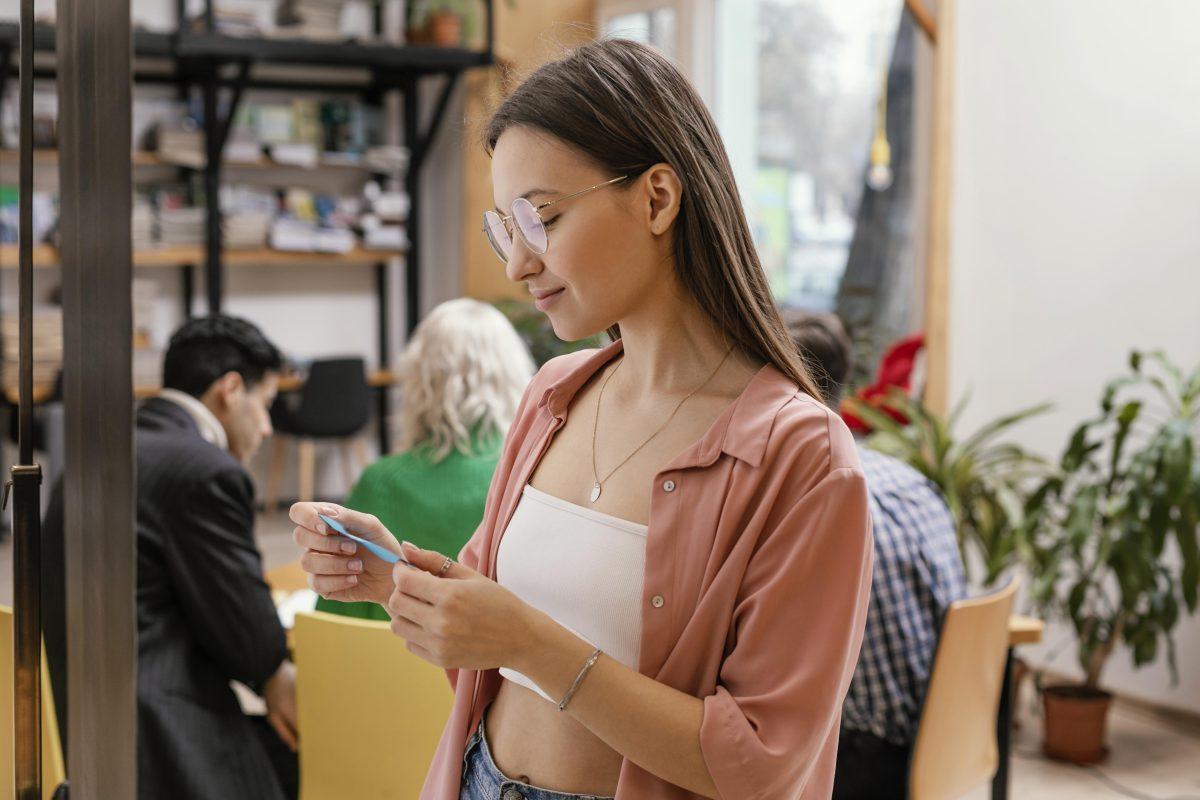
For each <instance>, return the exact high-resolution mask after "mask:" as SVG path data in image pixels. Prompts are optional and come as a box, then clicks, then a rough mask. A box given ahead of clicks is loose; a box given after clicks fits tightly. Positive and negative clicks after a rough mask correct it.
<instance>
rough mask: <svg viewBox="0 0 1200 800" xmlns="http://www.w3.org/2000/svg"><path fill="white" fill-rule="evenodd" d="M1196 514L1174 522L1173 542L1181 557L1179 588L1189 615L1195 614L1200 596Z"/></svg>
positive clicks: (1199, 556)
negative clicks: (1177, 547)
mask: <svg viewBox="0 0 1200 800" xmlns="http://www.w3.org/2000/svg"><path fill="white" fill-rule="evenodd" d="M1197 518H1198V517H1197V513H1196V510H1195V509H1193V513H1190V514H1185V515H1183V516H1181V517H1180V518H1179V519H1177V520H1175V541H1176V543H1177V544H1178V545H1179V553H1180V555H1181V556H1182V557H1183V566H1182V568H1181V569H1180V572H1179V588H1180V591H1181V592H1182V593H1183V602H1184V603H1185V604H1186V605H1187V610H1188V613H1189V614H1195V613H1196V605H1197V600H1198V597H1197V595H1198V594H1200V542H1198V541H1197Z"/></svg>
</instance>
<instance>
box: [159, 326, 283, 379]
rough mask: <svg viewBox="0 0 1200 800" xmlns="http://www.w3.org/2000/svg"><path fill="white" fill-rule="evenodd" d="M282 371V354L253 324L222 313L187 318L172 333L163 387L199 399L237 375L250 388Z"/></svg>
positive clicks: (165, 363)
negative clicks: (228, 375)
mask: <svg viewBox="0 0 1200 800" xmlns="http://www.w3.org/2000/svg"><path fill="white" fill-rule="evenodd" d="M282 368H283V355H282V354H281V353H280V352H279V349H278V348H276V347H275V345H273V344H271V342H270V340H269V339H267V337H266V336H263V333H262V331H260V330H259V329H258V328H257V327H255V326H254V325H253V324H252V323H250V322H247V321H246V320H244V319H239V318H238V317H230V316H227V315H225V314H212V315H210V316H207V317H196V318H194V319H190V320H188V321H187V322H185V323H184V324H183V326H182V327H181V328H180V329H179V330H177V331H175V334H174V335H173V336H172V337H171V343H170V345H168V347H167V357H166V359H165V361H164V362H163V386H164V387H165V388H167V389H176V390H178V391H180V392H184V393H186V394H190V395H191V396H192V397H200V396H202V395H203V394H204V393H205V392H207V391H208V387H210V386H212V385H213V383H215V382H216V380H217V379H218V378H220V377H221V376H222V375H224V374H226V373H229V372H236V373H238V374H239V375H241V376H242V380H243V381H245V383H246V388H247V389H249V388H251V387H253V386H255V385H257V384H258V383H259V382H261V381H262V379H263V376H264V375H266V374H267V373H268V372H279V371H281V370H282Z"/></svg>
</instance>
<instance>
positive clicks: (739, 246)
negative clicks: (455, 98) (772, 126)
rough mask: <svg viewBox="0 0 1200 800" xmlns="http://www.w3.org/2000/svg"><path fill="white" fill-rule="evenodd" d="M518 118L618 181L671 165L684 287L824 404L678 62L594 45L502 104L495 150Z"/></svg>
mask: <svg viewBox="0 0 1200 800" xmlns="http://www.w3.org/2000/svg"><path fill="white" fill-rule="evenodd" d="M514 125H523V126H528V127H531V128H536V129H538V130H541V131H545V132H546V133H549V134H550V135H552V136H554V137H555V138H557V139H559V140H561V141H563V142H565V143H567V144H568V145H570V146H572V147H574V148H576V149H577V150H579V151H581V152H583V153H584V154H586V155H587V156H588V157H590V158H592V159H594V160H595V162H596V163H598V164H600V165H601V166H602V167H603V168H604V169H605V170H607V171H609V172H611V173H612V175H613V176H614V177H616V176H617V175H631V176H633V175H640V174H641V173H642V172H644V171H645V170H646V169H648V168H649V167H651V166H653V165H655V164H660V163H666V164H670V165H671V167H672V168H673V169H674V170H675V172H676V173H677V174H678V176H679V180H680V182H681V183H682V184H683V198H682V201H681V203H680V212H679V217H678V219H677V221H676V224H675V229H676V233H675V264H676V268H677V270H678V275H679V280H680V282H681V283H682V284H683V286H684V287H685V289H686V290H687V291H688V292H690V293H691V294H692V296H693V297H694V298H695V299H696V302H697V303H699V304H700V307H701V308H702V309H703V310H704V311H705V312H706V313H707V314H708V315H709V316H710V317H711V318H712V319H713V320H714V322H715V323H716V325H717V327H718V328H719V329H720V330H722V331H723V332H724V333H725V335H726V336H727V337H728V339H729V341H730V343H731V344H735V345H737V346H738V347H740V348H741V350H742V351H743V352H745V353H746V354H747V355H749V356H752V357H756V358H758V359H759V360H762V361H765V362H767V363H770V364H773V365H774V366H775V367H776V368H777V369H778V370H779V371H780V372H782V373H783V374H784V375H787V376H788V377H789V378H791V379H792V380H793V381H794V382H795V383H796V384H797V385H798V386H799V387H800V388H801V389H802V390H803V391H805V392H807V393H808V394H809V395H811V396H812V397H814V398H816V399H818V400H820V398H821V392H820V390H819V389H818V388H817V385H816V382H815V381H814V380H813V379H812V377H811V376H810V375H809V372H808V369H807V368H806V367H805V365H804V362H803V361H802V360H801V359H800V357H799V354H798V353H797V351H796V347H795V345H794V344H793V343H792V341H791V339H790V338H789V337H788V335H787V332H786V330H785V329H784V326H783V322H782V320H781V319H780V316H779V310H778V309H777V308H776V306H775V301H774V299H773V298H772V297H771V290H770V287H769V285H768V284H767V276H766V274H765V273H764V272H763V268H762V264H761V263H760V262H759V260H758V254H757V253H756V252H755V249H754V242H753V239H752V238H751V236H750V228H749V226H748V225H747V224H746V215H745V213H744V212H743V210H742V204H741V201H740V200H739V198H738V193H737V186H736V184H735V183H734V179H733V169H732V167H730V164H729V157H728V155H726V153H725V147H724V145H723V144H722V142H721V135H720V134H719V133H718V132H717V126H716V123H715V122H713V119H712V116H711V115H710V114H709V113H708V109H706V108H705V107H704V103H703V101H701V99H700V96H699V95H698V94H696V90H695V89H694V88H692V85H691V84H690V83H689V82H688V80H687V78H685V77H684V76H683V74H682V73H681V72H680V71H679V69H678V68H676V67H675V65H674V64H672V63H671V62H670V61H669V60H668V59H667V58H666V57H664V56H663V55H661V54H660V53H658V52H657V51H655V50H653V49H652V48H650V47H647V46H646V45H643V44H639V43H637V42H633V41H629V40H624V39H606V40H600V41H595V42H589V43H587V44H585V45H582V46H580V47H578V48H576V49H574V50H571V51H570V52H569V53H568V54H567V55H565V56H564V57H562V58H560V59H558V60H556V61H552V62H550V63H548V64H545V65H543V66H542V67H540V68H538V69H537V70H536V71H535V72H534V73H533V74H531V75H530V76H529V77H528V78H526V79H525V80H524V81H523V82H522V83H521V84H520V85H519V86H518V87H517V88H516V89H515V90H514V91H513V92H512V94H510V95H509V96H508V97H507V98H506V99H505V100H504V102H503V103H501V104H500V107H499V108H497V109H496V111H495V113H494V114H493V115H492V117H491V120H490V121H489V122H488V125H487V128H486V131H485V134H484V141H485V144H486V147H487V149H488V152H489V153H490V152H491V151H492V150H493V149H494V148H495V146H496V142H497V140H499V138H500V135H501V134H503V133H504V132H505V131H506V130H508V129H509V128H510V127H512V126H514ZM609 334H610V335H611V336H613V337H614V338H616V337H618V336H620V331H619V330H618V329H616V328H613V329H611V330H610V331H609Z"/></svg>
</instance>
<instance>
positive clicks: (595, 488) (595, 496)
mask: <svg viewBox="0 0 1200 800" xmlns="http://www.w3.org/2000/svg"><path fill="white" fill-rule="evenodd" d="M599 499H600V484H599V483H594V484H592V502H593V503H594V502H596V501H597V500H599Z"/></svg>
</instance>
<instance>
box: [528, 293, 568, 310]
mask: <svg viewBox="0 0 1200 800" xmlns="http://www.w3.org/2000/svg"><path fill="white" fill-rule="evenodd" d="M562 293H563V290H562V289H559V290H558V291H554V292H551V293H549V294H544V295H541V296H540V297H537V296H535V297H534V300H533V304H534V305H535V306H537V310H538V311H545V310H546V309H547V308H549V307H550V306H552V305H554V302H555V301H556V300H558V298H559V297H561V296H562Z"/></svg>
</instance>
